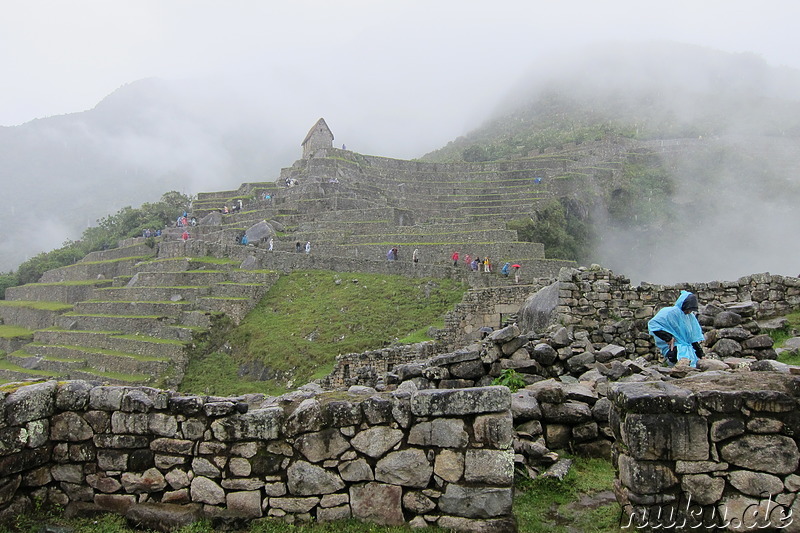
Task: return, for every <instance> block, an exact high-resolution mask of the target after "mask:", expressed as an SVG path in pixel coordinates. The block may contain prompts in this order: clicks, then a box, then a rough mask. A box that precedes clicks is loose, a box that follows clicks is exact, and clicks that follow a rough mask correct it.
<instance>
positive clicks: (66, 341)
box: [33, 329, 186, 359]
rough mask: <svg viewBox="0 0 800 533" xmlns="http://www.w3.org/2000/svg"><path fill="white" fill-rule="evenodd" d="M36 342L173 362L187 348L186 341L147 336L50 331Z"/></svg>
mask: <svg viewBox="0 0 800 533" xmlns="http://www.w3.org/2000/svg"><path fill="white" fill-rule="evenodd" d="M33 340H34V342H35V343H38V344H56V345H72V346H86V347H89V348H100V349H103V350H116V351H121V352H127V353H131V354H137V355H146V356H151V357H160V358H171V359H175V358H179V357H183V356H184V350H185V347H186V343H185V342H183V341H173V340H165V339H156V338H153V337H149V336H147V335H130V336H123V334H122V333H121V332H115V331H107V332H105V331H74V330H63V329H46V330H38V331H36V332H35V333H34V335H33Z"/></svg>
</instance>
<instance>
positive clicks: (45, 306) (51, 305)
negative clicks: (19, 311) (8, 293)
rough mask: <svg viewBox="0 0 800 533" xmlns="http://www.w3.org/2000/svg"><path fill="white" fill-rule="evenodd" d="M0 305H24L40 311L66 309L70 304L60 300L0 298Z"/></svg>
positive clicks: (69, 307)
mask: <svg viewBox="0 0 800 533" xmlns="http://www.w3.org/2000/svg"><path fill="white" fill-rule="evenodd" d="M0 307H24V308H27V309H37V310H41V311H66V310H69V309H72V305H70V304H65V303H61V302H40V301H35V300H0Z"/></svg>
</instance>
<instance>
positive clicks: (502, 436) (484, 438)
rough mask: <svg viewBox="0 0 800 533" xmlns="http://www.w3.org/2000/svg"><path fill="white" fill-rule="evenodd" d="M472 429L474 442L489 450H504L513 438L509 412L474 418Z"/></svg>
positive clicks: (512, 421)
mask: <svg viewBox="0 0 800 533" xmlns="http://www.w3.org/2000/svg"><path fill="white" fill-rule="evenodd" d="M472 428H473V434H474V435H475V442H478V443H481V444H483V445H484V446H488V447H490V448H499V449H503V450H505V449H507V448H509V447H510V446H511V443H512V440H513V438H514V419H513V418H512V417H511V413H509V412H506V413H500V414H490V415H479V416H476V417H475V422H474V423H473V425H472Z"/></svg>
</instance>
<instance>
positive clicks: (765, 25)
mask: <svg viewBox="0 0 800 533" xmlns="http://www.w3.org/2000/svg"><path fill="white" fill-rule="evenodd" d="M0 7H2V11H1V12H2V16H1V17H0V125H3V126H11V125H17V124H21V123H24V122H27V121H29V120H32V119H34V118H42V117H47V116H52V115H59V114H65V113H73V112H78V111H83V110H87V109H90V108H92V107H94V106H95V105H96V104H97V103H98V102H99V101H100V100H101V99H102V98H103V97H105V96H107V95H108V94H109V93H111V92H112V91H114V90H115V89H117V88H118V87H120V86H122V85H124V84H126V83H129V82H132V81H135V80H137V79H141V78H146V77H152V76H155V77H162V78H168V79H185V78H192V79H195V78H214V79H220V78H222V79H225V80H226V81H227V83H229V84H230V85H231V86H232V87H239V88H249V89H250V90H253V91H258V94H263V97H264V99H265V100H269V98H270V93H271V89H274V88H275V87H276V86H280V88H281V91H275V92H277V93H279V94H280V93H283V91H285V90H290V91H291V90H296V91H298V92H301V93H303V94H304V101H303V104H302V106H298V108H297V121H298V131H299V133H295V132H292V134H293V135H295V136H298V135H299V136H300V137H302V136H303V135H304V133H305V132H306V131H307V130H308V128H309V127H310V126H311V125H312V124H313V123H314V121H316V119H317V118H318V117H320V116H323V117H325V118H326V120H327V121H328V123H329V124H330V125H331V128H332V129H333V131H334V133H335V134H336V133H344V134H343V135H337V141H338V140H339V139H340V138H342V139H346V138H352V137H353V136H355V135H356V133H357V127H356V126H348V128H350V131H346V132H341V131H340V130H339V129H337V124H338V122H337V120H336V118H337V117H339V116H347V117H348V123H349V124H356V125H357V124H361V127H364V128H367V127H368V125H369V123H370V122H373V121H387V122H395V121H396V122H397V123H398V124H402V125H403V127H412V126H411V125H414V127H416V128H417V135H416V136H417V137H418V139H419V142H418V143H417V144H410V145H409V146H407V147H402V148H398V150H397V151H399V152H400V153H392V151H391V150H389V149H387V148H386V147H379V146H375V147H371V148H374V149H375V150H381V149H382V150H383V151H384V152H383V153H382V154H381V155H388V156H393V157H414V156H419V155H422V153H425V152H427V151H430V150H432V149H435V148H438V147H440V144H437V143H445V142H447V141H448V140H451V139H452V138H453V137H455V136H458V135H460V134H463V133H466V131H468V130H470V129H472V128H474V127H476V126H477V125H478V123H479V122H480V121H482V120H483V119H484V118H486V117H485V115H486V114H487V113H489V112H491V108H492V106H493V105H494V104H496V103H497V102H498V101H499V99H501V98H502V97H503V95H504V94H505V93H506V91H508V90H509V88H510V87H511V86H512V85H513V84H514V82H516V81H517V80H518V79H520V78H521V77H522V75H523V74H524V73H525V72H526V71H528V70H529V69H530V68H531V66H532V65H535V64H536V62H537V61H538V60H542V59H544V58H547V57H548V56H549V55H552V54H555V53H559V52H562V51H564V49H566V48H569V47H573V46H579V45H585V44H587V43H591V42H595V41H608V40H617V41H620V40H621V41H631V42H635V41H641V40H647V39H663V40H672V41H677V42H684V43H691V44H699V45H704V46H708V47H712V48H717V49H720V50H723V51H728V52H754V53H756V54H759V55H761V56H763V57H764V59H765V60H766V61H767V62H768V63H770V64H772V65H788V66H792V67H800V55H798V54H797V50H798V49H800V42H799V41H800V37H798V35H800V32H798V31H797V20H798V19H800V3H799V2H794V1H791V0H780V1H778V0H760V1H757V2H756V1H741V0H673V1H671V2H666V3H664V2H659V3H656V2H648V1H642V0H630V1H627V0H626V1H621V0H606V1H597V0H586V1H584V0H581V1H553V0H547V1H539V0H495V1H493V2H488V1H486V0H481V1H473V0H443V1H439V0H400V1H386V2H384V1H376V0H338V1H331V0H224V1H222V0H220V1H208V0H69V1H65V0H0ZM376 108H380V109H382V110H384V111H383V112H382V113H381V114H379V115H376V114H375V111H374V110H375V109H376ZM370 126H372V127H374V124H371V125H370ZM410 136H413V133H412V134H411V135H410ZM355 149H357V150H358V147H356V148H355ZM363 152H364V153H370V152H368V151H366V150H363ZM372 153H378V152H372Z"/></svg>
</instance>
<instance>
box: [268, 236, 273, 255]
mask: <svg viewBox="0 0 800 533" xmlns="http://www.w3.org/2000/svg"><path fill="white" fill-rule="evenodd" d="M268 242H269V244H268V246H269V248H267V251H268V252H271V251H272V245H273V244H274V241H273V240H272V237H270V238H269V241H268Z"/></svg>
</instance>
